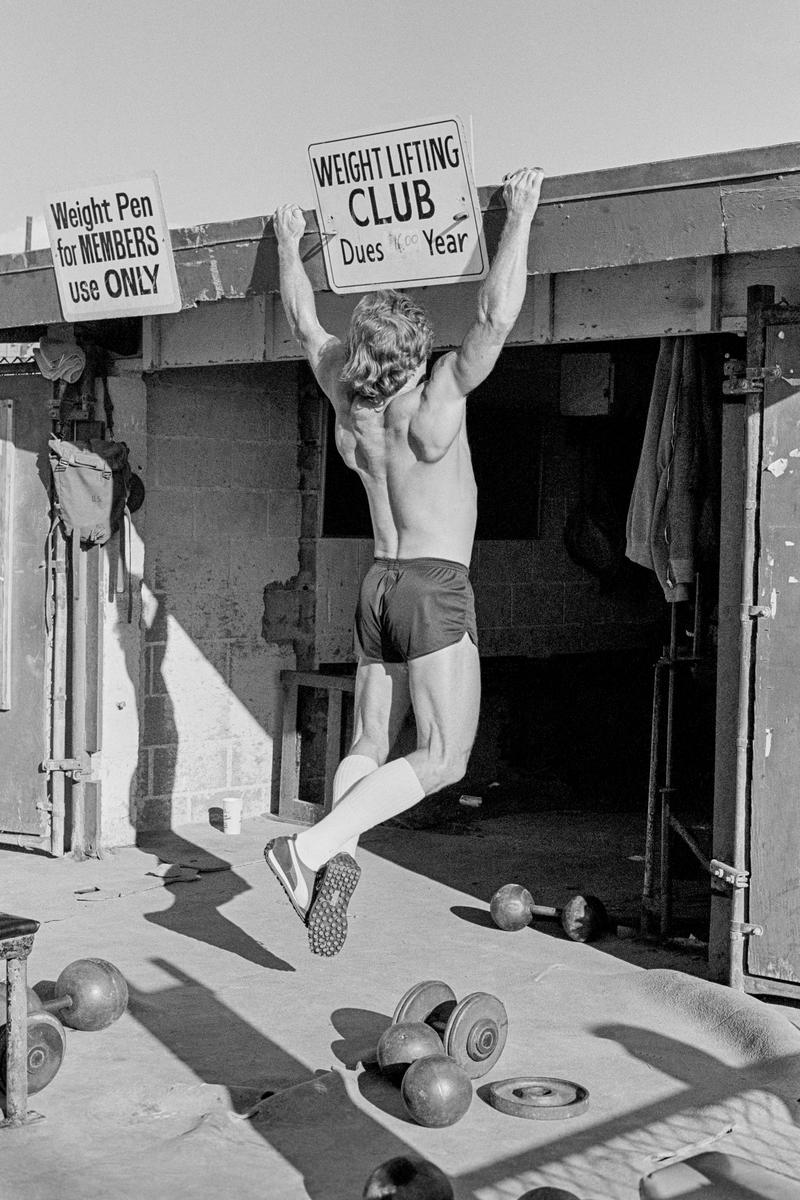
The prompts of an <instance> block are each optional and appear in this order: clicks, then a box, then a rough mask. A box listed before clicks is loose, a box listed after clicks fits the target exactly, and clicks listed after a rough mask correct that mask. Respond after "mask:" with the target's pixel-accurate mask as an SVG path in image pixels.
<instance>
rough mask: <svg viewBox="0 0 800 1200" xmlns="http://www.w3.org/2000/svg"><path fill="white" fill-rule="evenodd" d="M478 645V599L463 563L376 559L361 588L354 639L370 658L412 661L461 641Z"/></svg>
mask: <svg viewBox="0 0 800 1200" xmlns="http://www.w3.org/2000/svg"><path fill="white" fill-rule="evenodd" d="M465 633H468V634H469V636H470V637H471V638H472V641H473V642H474V643H475V645H476V646H477V644H478V629H477V625H476V623H475V597H474V596H473V593H472V585H471V584H470V581H469V571H468V570H467V568H466V567H465V566H464V565H463V563H457V562H449V561H448V560H447V559H444V558H376V559H375V561H374V562H373V564H372V566H371V567H370V569H369V570H368V571H367V573H366V575H365V576H364V579H363V580H362V583H361V591H360V594H359V597H358V606H357V608H356V636H357V638H358V641H359V644H360V646H361V649H362V650H363V651H364V654H365V655H366V656H367V657H368V658H373V659H379V660H381V661H382V662H394V663H396V662H408V660H409V659H411V658H422V656H423V654H432V653H433V651H434V650H442V649H443V648H444V647H445V646H452V645H454V644H455V643H456V642H460V641H461V639H462V638H463V636H464V634H465Z"/></svg>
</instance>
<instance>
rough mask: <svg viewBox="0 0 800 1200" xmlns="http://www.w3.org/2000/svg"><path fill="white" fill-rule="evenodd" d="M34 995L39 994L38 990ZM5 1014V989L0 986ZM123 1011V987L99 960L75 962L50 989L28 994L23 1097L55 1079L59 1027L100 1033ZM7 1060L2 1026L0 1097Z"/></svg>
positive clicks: (60, 1050)
mask: <svg viewBox="0 0 800 1200" xmlns="http://www.w3.org/2000/svg"><path fill="white" fill-rule="evenodd" d="M37 989H38V990H37ZM0 1004H1V1005H2V1008H3V1011H5V985H0ZM127 1005H128V985H127V983H126V982H125V979H124V977H123V976H122V974H121V973H120V972H119V971H118V970H117V968H116V967H115V966H114V965H113V963H110V962H106V961H105V959H102V958H79V959H76V960H75V962H72V963H70V964H69V966H67V967H65V968H64V970H63V971H62V972H61V974H60V975H59V977H58V979H57V980H56V981H55V983H51V982H46V983H39V984H37V985H36V987H35V988H32V987H29V988H27V1006H28V1016H27V1021H26V1026H27V1049H26V1052H25V1064H26V1074H27V1090H28V1095H31V1096H32V1095H35V1093H36V1092H41V1091H42V1089H43V1088H46V1087H47V1085H48V1083H50V1082H52V1080H53V1079H54V1078H55V1076H56V1075H57V1074H58V1071H59V1068H60V1067H61V1063H62V1062H63V1060H64V1054H65V1053H66V1048H67V1040H66V1036H65V1034H64V1030H63V1029H62V1025H69V1026H71V1027H72V1028H73V1029H84V1030H96V1029H105V1028H106V1026H107V1025H110V1024H111V1023H112V1022H113V1021H116V1020H117V1018H118V1017H121V1016H122V1014H123V1013H124V1011H125V1009H126V1008H127ZM6 1054H7V1034H6V1027H5V1025H3V1026H0V1092H2V1091H3V1090H4V1083H3V1081H4V1080H5V1072H6Z"/></svg>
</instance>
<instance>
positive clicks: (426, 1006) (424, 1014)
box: [392, 979, 456, 1025]
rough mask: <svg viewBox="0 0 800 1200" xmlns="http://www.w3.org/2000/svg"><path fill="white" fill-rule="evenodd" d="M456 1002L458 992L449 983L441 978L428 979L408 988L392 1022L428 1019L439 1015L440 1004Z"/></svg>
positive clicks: (395, 1023)
mask: <svg viewBox="0 0 800 1200" xmlns="http://www.w3.org/2000/svg"><path fill="white" fill-rule="evenodd" d="M455 1002H456V994H455V992H454V991H453V989H452V988H451V987H450V986H449V985H448V984H446V983H443V982H442V980H441V979H426V980H424V981H423V982H422V983H415V984H414V986H413V987H412V988H409V989H408V991H407V992H406V994H405V996H403V998H402V1000H401V1001H400V1003H399V1004H398V1005H397V1008H396V1009H395V1010H394V1016H393V1017H392V1024H394V1025H398V1024H399V1023H400V1022H401V1021H427V1020H428V1018H429V1017H431V1016H435V1015H437V1014H436V1010H437V1009H438V1008H439V1007H440V1005H443V1004H446V1005H453V1004H455Z"/></svg>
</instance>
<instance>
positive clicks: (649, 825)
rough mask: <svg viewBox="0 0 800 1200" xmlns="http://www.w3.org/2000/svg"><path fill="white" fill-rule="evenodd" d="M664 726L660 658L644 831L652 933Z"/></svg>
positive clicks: (645, 919) (645, 908) (646, 923)
mask: <svg viewBox="0 0 800 1200" xmlns="http://www.w3.org/2000/svg"><path fill="white" fill-rule="evenodd" d="M660 728H661V662H660V661H659V662H657V663H656V664H655V667H654V668H653V709H652V717H651V721H650V775H649V779H648V785H647V819H646V823H645V834H644V877H643V880H642V916H641V930H642V933H652V925H653V890H654V888H653V875H654V865H655V842H656V800H657V798H658V735H659V731H660Z"/></svg>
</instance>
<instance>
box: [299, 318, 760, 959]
mask: <svg viewBox="0 0 800 1200" xmlns="http://www.w3.org/2000/svg"><path fill="white" fill-rule="evenodd" d="M701 342H702V352H703V354H704V356H705V361H706V362H707V363H708V371H709V380H710V388H709V391H710V394H711V396H712V399H713V402H714V404H715V405H716V409H715V414H714V415H715V419H716V417H718V415H719V412H720V411H721V403H719V404H717V396H718V397H719V400H720V401H721V385H722V379H723V371H722V367H723V362H724V358H725V356H726V354H731V353H733V354H736V353H739V352H740V351H741V342H740V340H739V339H737V338H734V337H724V336H709V337H706V338H702V339H701ZM658 352H659V341H658V339H641V340H633V341H625V342H616V343H608V344H599V343H598V344H591V345H587V346H578V347H572V346H570V347H540V348H534V349H531V348H523V349H509V350H506V351H505V352H504V354H503V356H502V358H501V361H500V363H499V364H498V367H497V369H496V371H495V373H494V374H493V375H492V376H491V377H490V380H489V381H487V384H485V385H484V386H483V388H481V389H479V392H476V393H475V394H474V395H473V396H472V397H470V401H469V405H468V421H469V434H470V445H471V448H472V454H473V462H474V466H475V472H476V477H477V479H478V484H479V497H480V500H479V508H480V514H481V515H480V517H479V526H478V535H477V539H476V540H477V541H478V542H479V543H480V542H482V541H490V540H503V539H525V538H528V539H535V538H538V537H540V536H545V537H546V536H548V530H546V529H545V530H543V529H542V526H541V516H542V496H543V490H544V489H543V480H544V481H545V483H547V482H548V478H549V477H550V478H552V473H553V471H554V470H556V468H557V465H558V464H555V465H554V464H553V463H552V462H551V461H548V447H552V446H554V445H555V446H556V447H557V451H558V455H560V456H561V458H562V460H566V461H567V462H568V463H569V464H570V470H571V472H572V475H571V477H570V478H568V480H567V482H566V484H564V486H563V509H562V511H563V512H564V514H565V515H564V519H563V528H562V529H561V532H560V536H563V540H564V545H565V547H566V550H567V553H568V554H569V556H570V558H571V559H572V560H573V561H574V562H576V563H577V564H579V565H580V566H581V567H582V568H583V570H584V571H585V572H586V573H587V574H586V576H585V578H590V577H591V578H594V579H595V580H596V581H597V588H598V590H599V592H600V593H602V594H603V595H605V596H607V597H610V598H611V599H612V601H613V600H614V599H615V598H616V599H617V600H619V601H620V603H621V605H622V606H623V608H624V611H625V613H626V614H627V616H628V617H630V614H631V613H633V614H634V615H635V614H636V613H637V612H640V613H641V614H642V615H641V617H640V618H639V625H638V628H637V630H636V634H635V636H631V633H630V630H631V628H632V625H631V624H630V623H629V624H628V625H627V626H626V627H624V628H623V625H624V621H622V620H621V623H620V628H619V630H618V631H617V632H618V635H619V636H617V637H614V636H612V637H610V639H609V645H608V647H607V648H603V649H593V650H591V651H589V652H586V651H581V650H580V648H579V647H577V646H576V649H575V651H574V652H571V653H559V652H553V653H551V654H545V655H542V656H530V655H505V656H493V655H484V656H483V657H482V679H483V696H482V706H481V722H480V727H479V731H478V736H477V740H476V743H475V746H474V749H473V753H472V756H471V760H470V764H469V768H468V773H467V775H466V777H465V778H464V780H462V781H461V783H459V784H458V785H456V786H454V787H451V788H449V789H446V790H445V791H443V792H440V793H438V794H436V795H434V796H429V797H427V798H426V799H425V800H424V801H422V802H421V803H420V804H419V805H417V806H416V807H415V808H413V809H411V810H409V811H408V812H406V813H404V814H402V815H401V816H400V817H399V818H397V820H396V823H398V824H400V825H403V826H404V827H407V828H409V829H417V830H420V829H430V830H436V831H438V832H451V833H453V834H458V833H463V834H474V833H475V832H476V831H478V830H479V829H480V827H481V825H482V823H486V822H491V821H492V820H493V819H494V818H503V817H504V816H507V815H508V814H512V813H518V814H524V813H526V812H528V813H544V812H547V813H553V814H555V813H558V812H565V813H573V814H586V815H589V814H592V813H595V814H598V815H600V814H612V813H629V814H630V816H631V823H632V827H633V826H635V827H636V829H637V830H639V829H640V830H641V839H640V840H641V848H642V853H643V852H644V829H645V815H646V812H647V804H648V790H649V788H650V787H652V786H655V788H656V790H657V789H658V788H659V787H660V786H663V783H664V779H663V770H664V767H663V763H664V759H665V754H666V753H667V748H666V744H665V738H666V733H665V726H664V713H663V706H662V714H661V721H660V726H659V730H658V738H657V746H656V751H657V755H658V762H659V763H660V766H659V767H658V768H657V777H656V778H655V781H654V785H653V780H652V779H651V725H652V713H653V697H654V669H655V667H656V664H657V663H658V662H659V660H661V661H662V664H663V660H664V658H665V656H668V655H669V653H670V639H671V636H672V638H673V642H674V648H675V650H676V651H677V654H678V655H679V656H680V657H681V658H682V659H684V660H691V661H686V662H682V663H681V665H680V668H679V669H677V670H675V671H674V693H673V713H672V731H671V755H670V773H671V778H670V786H671V789H672V790H671V801H672V805H673V812H675V813H676V814H677V815H678V816H679V818H680V821H681V823H682V824H683V826H684V827H685V828H686V829H687V830H688V831H689V832H690V834H691V835H692V837H693V839H694V840H695V842H696V844H697V846H698V847H699V848H700V849H701V850H702V852H703V853H704V854H706V855H708V854H710V850H711V825H712V817H713V788H714V737H715V689H716V678H715V676H716V662H715V632H716V629H715V626H716V592H717V560H716V547H714V546H711V548H710V550H709V548H708V547H706V548H704V550H703V553H702V555H701V556H700V559H699V567H700V572H701V573H700V576H699V580H700V587H699V589H698V588H695V587H693V588H690V589H689V597H688V599H687V600H686V601H685V602H682V603H678V604H675V605H672V604H668V603H666V601H665V600H664V599H663V597H661V591H660V588H659V587H658V584H657V582H656V580H655V576H654V575H653V573H652V572H650V571H648V570H645V569H644V568H643V567H640V566H637V565H635V564H633V563H632V562H631V561H630V560H629V559H627V558H626V556H625V532H626V531H625V525H626V517H627V513H628V507H629V504H630V499H631V492H632V489H633V486H634V480H635V477H636V473H637V467H638V464H639V456H640V453H641V449H642V441H643V436H644V429H645V423H646V421H647V414H648V407H649V403H650V393H651V388H652V384H653V374H654V369H655V364H656V359H657V357H658ZM567 355H568V356H569V359H570V363H569V372H567V371H566V370H565V368H564V359H565V356H567ZM565 380H566V381H567V382H566V383H565ZM604 380H607V383H605V384H604ZM569 381H571V383H570V382H569ZM576 381H577V382H576ZM570 387H571V388H572V389H573V391H572V394H565V389H568V388H570ZM581 389H583V391H581ZM479 393H480V394H479ZM331 425H332V423H331ZM561 469H562V472H563V463H562V467H561ZM704 485H705V483H704ZM708 486H709V487H713V486H714V476H713V472H712V474H711V477H710V479H709V482H708ZM325 490H326V503H325V523H324V526H323V536H325V535H326V534H331V535H334V534H336V535H338V536H346V535H347V534H350V535H351V536H361V537H367V536H369V525H368V513H367V511H366V505H365V504H364V501H363V495H362V493H361V490H360V486H359V481H358V480H357V478H356V477H355V476H354V475H352V474H351V473H350V472H347V471H346V469H345V468H344V467H343V464H341V462H340V460H339V459H338V455H337V454H336V451H335V446H334V444H333V439H332V429H329V446H328V456H327V466H326V489H325ZM520 498H521V502H519V503H518V500H519V499H520ZM712 499H714V500H715V502H716V503H717V505H718V498H716V497H713V498H712ZM551 508H552V506H551ZM362 510H363V511H362ZM359 512H360V513H361V515H360V517H359V516H358V513H359ZM359 522H360V523H359ZM365 522H366V523H365ZM549 532H550V534H551V535H552V530H550V531H549ZM582 578H584V577H582ZM673 609H674V623H673V622H672V617H673V612H672V610H673ZM321 666H322V669H323V670H326V671H331V670H333V671H336V670H339V671H341V670H347V671H353V670H354V666H353V665H352V664H349V665H345V666H343V664H321ZM663 678H664V676H662V679H663ZM345 701H346V704H348V703H349V704H351V703H352V700H351V698H350V697H346V698H345ZM300 704H301V710H302V713H301V719H300V725H301V728H302V729H303V731H304V732H303V737H304V747H303V756H302V757H303V775H302V779H301V790H302V792H303V793H304V798H306V799H308V800H311V801H316V802H319V790H320V788H321V786H322V780H323V777H324V739H325V724H326V721H325V696H324V694H323V693H322V692H311V691H307V692H306V693H305V695H303V694H302V693H301V700H300ZM412 737H413V730H410V729H407V730H405V731H404V735H403V737H402V742H403V744H401V745H399V746H397V747H396V749H395V753H398V754H399V753H403V752H404V749H405V740H406V738H408V739H410V738H412ZM345 749H346V747H343V752H344V751H345ZM461 797H466V798H467V800H466V802H462V803H459V800H460V799H461ZM670 841H671V854H672V866H671V869H672V876H673V879H674V881H675V886H676V906H675V911H674V918H675V919H674V926H675V929H676V931H679V930H680V929H681V927H682V925H687V927H688V926H691V928H692V930H694V931H695V933H696V931H697V930H698V929H699V930H700V934H701V935H702V933H703V931H704V924H705V922H706V920H707V900H708V876H707V874H706V873H705V871H704V869H703V868H702V867H701V865H700V864H699V862H698V860H697V858H696V856H695V855H694V854H693V853H692V851H691V850H690V849H689V848H688V846H687V845H686V843H685V842H684V841H683V840H682V839H681V838H680V837H678V836H671V838H670Z"/></svg>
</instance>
